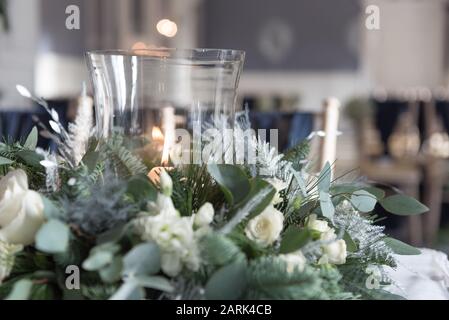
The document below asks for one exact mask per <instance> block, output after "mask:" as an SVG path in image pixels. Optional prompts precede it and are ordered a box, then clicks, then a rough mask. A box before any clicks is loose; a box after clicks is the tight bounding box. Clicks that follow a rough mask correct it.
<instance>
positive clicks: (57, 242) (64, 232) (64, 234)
mask: <svg viewBox="0 0 449 320" xmlns="http://www.w3.org/2000/svg"><path fill="white" fill-rule="evenodd" d="M69 238H70V230H69V227H68V226H67V225H66V224H64V223H62V222H61V221H59V220H56V219H52V220H49V221H48V222H46V223H45V224H44V225H43V226H42V227H41V228H40V229H39V231H38V233H37V234H36V248H38V249H39V250H41V251H43V252H47V253H63V252H65V251H66V250H67V247H68V244H69Z"/></svg>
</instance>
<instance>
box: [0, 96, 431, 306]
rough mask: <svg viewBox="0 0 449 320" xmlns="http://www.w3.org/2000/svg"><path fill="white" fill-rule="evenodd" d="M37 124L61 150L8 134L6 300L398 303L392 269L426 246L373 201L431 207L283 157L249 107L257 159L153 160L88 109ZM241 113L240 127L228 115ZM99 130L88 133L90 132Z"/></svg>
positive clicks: (298, 153) (303, 148) (2, 209)
mask: <svg viewBox="0 0 449 320" xmlns="http://www.w3.org/2000/svg"><path fill="white" fill-rule="evenodd" d="M18 89H19V91H20V92H21V93H22V95H25V96H27V97H30V98H32V99H34V100H36V101H37V102H39V103H40V104H42V105H43V106H44V108H45V109H46V110H47V111H48V112H49V114H50V115H51V117H52V119H51V121H50V124H49V125H50V127H49V128H47V126H46V125H44V124H42V123H40V124H39V126H40V130H41V132H42V133H43V134H46V135H47V136H51V137H53V138H54V140H55V141H57V143H58V146H59V148H58V150H59V153H58V154H57V155H56V154H53V153H50V152H47V151H44V150H41V149H39V148H36V143H37V139H38V130H37V129H36V128H35V129H33V130H32V131H31V133H30V134H29V136H28V138H27V139H26V140H25V141H5V142H2V143H1V144H0V175H1V176H2V178H1V180H0V297H1V298H9V299H394V298H400V297H399V296H396V295H393V294H391V293H389V292H388V291H387V290H386V289H387V288H388V286H389V285H394V283H391V281H390V279H389V278H388V277H387V275H386V273H384V272H383V268H384V267H385V266H390V267H393V268H394V267H395V254H419V250H417V249H415V248H413V247H411V246H409V245H407V244H405V243H403V242H400V241H398V240H395V239H393V238H390V237H388V236H387V235H385V234H384V232H383V231H384V227H382V226H379V225H377V224H376V219H377V217H376V215H375V214H373V213H372V211H373V210H374V207H375V206H376V204H379V205H380V206H382V207H383V208H384V209H385V210H386V211H388V212H391V213H392V214H397V215H414V214H420V213H423V212H425V211H426V210H427V208H426V207H425V206H424V205H422V204H421V203H419V202H418V201H416V200H414V199H412V198H410V197H408V196H405V195H402V194H395V195H390V196H386V195H385V192H384V191H383V190H380V189H378V188H375V187H372V186H369V185H366V184H364V183H361V182H358V181H352V182H342V179H332V178H331V166H330V164H327V165H326V166H325V167H324V168H323V169H322V170H321V172H319V173H317V174H314V173H313V172H311V170H310V162H309V161H308V153H309V144H308V141H305V142H303V143H301V144H300V145H298V146H297V147H295V148H293V149H291V150H289V151H287V152H286V153H285V154H277V153H276V152H275V150H274V149H272V148H271V147H270V145H269V144H268V143H267V142H265V141H263V140H261V139H258V138H257V137H256V136H255V135H253V136H251V137H250V139H247V140H245V141H243V140H242V139H243V138H242V135H241V134H242V132H243V131H244V130H245V129H247V128H249V121H248V117H247V114H246V113H245V112H243V113H240V114H237V115H236V117H235V120H234V119H229V118H220V119H218V120H217V119H215V120H213V121H211V122H210V124H209V125H210V126H217V128H218V129H219V130H222V129H223V127H228V126H229V127H233V128H234V137H233V138H234V139H235V141H236V143H246V144H247V145H248V147H251V148H253V149H254V151H255V153H254V154H255V157H256V158H255V159H256V161H255V162H254V163H252V164H246V163H243V164H241V165H236V164H213V163H212V164H202V165H201V164H184V165H177V166H173V167H170V169H167V170H164V169H162V170H161V173H160V177H159V179H157V180H153V181H152V180H150V179H149V178H148V177H147V174H148V172H149V171H150V170H151V169H152V166H151V165H148V164H146V163H144V162H142V160H141V159H140V158H139V157H138V156H137V155H136V154H135V153H133V152H132V151H131V150H130V149H129V148H130V145H132V144H130V143H128V142H127V140H126V139H127V138H126V137H125V136H123V135H122V134H121V133H120V132H116V134H114V135H111V136H110V137H108V139H105V140H98V139H97V138H96V135H95V129H94V128H92V115H91V114H89V113H87V114H86V113H85V112H84V111H83V110H79V114H78V117H77V119H76V121H75V123H74V124H71V125H70V126H69V129H68V131H66V130H65V129H64V127H63V126H62V125H61V123H60V122H59V118H58V116H57V113H55V112H54V110H52V109H50V108H49V107H48V106H47V105H46V103H45V101H43V100H41V99H39V98H36V97H34V96H32V95H31V94H30V92H28V91H27V90H26V89H25V88H23V87H18ZM231 122H232V123H231ZM86 132H88V133H89V134H85V133H86Z"/></svg>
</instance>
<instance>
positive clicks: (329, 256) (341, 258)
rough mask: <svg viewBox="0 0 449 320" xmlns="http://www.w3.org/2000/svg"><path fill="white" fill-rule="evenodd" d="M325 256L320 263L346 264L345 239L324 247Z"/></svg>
mask: <svg viewBox="0 0 449 320" xmlns="http://www.w3.org/2000/svg"><path fill="white" fill-rule="evenodd" d="M322 252H323V256H322V257H321V258H320V260H319V261H318V264H327V263H330V264H344V263H346V242H345V241H344V240H343V239H340V240H337V241H334V242H332V243H330V244H327V245H324V246H323V247H322Z"/></svg>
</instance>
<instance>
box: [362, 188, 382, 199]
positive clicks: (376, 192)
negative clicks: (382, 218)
mask: <svg viewBox="0 0 449 320" xmlns="http://www.w3.org/2000/svg"><path fill="white" fill-rule="evenodd" d="M363 190H365V191H368V192H369V193H371V194H372V195H374V196H375V197H376V198H377V200H381V199H383V198H385V191H383V190H382V189H380V188H376V187H372V186H368V187H364V188H363Z"/></svg>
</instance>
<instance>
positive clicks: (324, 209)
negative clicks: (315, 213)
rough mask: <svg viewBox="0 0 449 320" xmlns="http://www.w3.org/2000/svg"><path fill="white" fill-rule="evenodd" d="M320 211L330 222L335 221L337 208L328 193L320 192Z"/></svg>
mask: <svg viewBox="0 0 449 320" xmlns="http://www.w3.org/2000/svg"><path fill="white" fill-rule="evenodd" d="M319 195H320V209H321V214H322V215H323V216H325V217H326V218H328V219H329V220H331V221H333V220H334V214H335V207H334V204H333V203H332V199H331V197H330V195H329V193H328V192H326V191H320V193H319Z"/></svg>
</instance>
